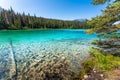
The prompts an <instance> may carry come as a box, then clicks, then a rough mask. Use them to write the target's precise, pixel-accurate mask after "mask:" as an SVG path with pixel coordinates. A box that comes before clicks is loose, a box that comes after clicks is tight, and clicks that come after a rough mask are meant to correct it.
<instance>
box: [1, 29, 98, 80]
mask: <svg viewBox="0 0 120 80" xmlns="http://www.w3.org/2000/svg"><path fill="white" fill-rule="evenodd" d="M0 36H1V39H0V79H5V80H6V79H10V78H12V79H18V80H21V79H23V80H26V79H35V80H42V79H66V78H70V77H71V76H72V75H74V74H76V73H78V72H79V70H80V65H81V64H80V63H82V62H83V61H84V60H85V59H86V58H87V56H88V55H89V53H88V49H89V47H91V45H90V44H89V43H90V41H91V40H93V39H95V38H96V35H95V34H92V35H88V34H85V31H84V30H29V31H25V30H24V31H0Z"/></svg>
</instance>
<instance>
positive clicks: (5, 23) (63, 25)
mask: <svg viewBox="0 0 120 80" xmlns="http://www.w3.org/2000/svg"><path fill="white" fill-rule="evenodd" d="M83 28H84V29H85V28H90V26H88V25H87V24H86V22H77V21H63V20H57V19H48V18H43V17H36V15H34V16H31V15H30V14H29V13H28V14H27V15H26V14H25V13H24V12H23V13H22V14H20V13H15V12H14V10H13V9H12V8H10V9H9V10H4V9H3V10H2V11H1V12H0V29H14V30H15V29H83Z"/></svg>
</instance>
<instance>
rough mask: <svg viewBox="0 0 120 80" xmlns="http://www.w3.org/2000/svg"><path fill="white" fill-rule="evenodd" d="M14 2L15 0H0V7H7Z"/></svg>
mask: <svg viewBox="0 0 120 80" xmlns="http://www.w3.org/2000/svg"><path fill="white" fill-rule="evenodd" d="M15 3H16V1H15V0H0V7H2V8H5V9H8V8H10V7H11V6H13V5H14V4H15Z"/></svg>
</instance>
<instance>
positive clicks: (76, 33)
mask: <svg viewBox="0 0 120 80" xmlns="http://www.w3.org/2000/svg"><path fill="white" fill-rule="evenodd" d="M94 38H96V34H91V35H88V34H86V33H85V30H21V31H20V30H17V31H15V30H13V31H0V44H2V43H8V42H9V41H12V42H13V43H21V42H22V43H24V42H25V43H26V42H28V43H29V42H30V43H31V42H32V43H33V42H43V41H58V40H92V39H94Z"/></svg>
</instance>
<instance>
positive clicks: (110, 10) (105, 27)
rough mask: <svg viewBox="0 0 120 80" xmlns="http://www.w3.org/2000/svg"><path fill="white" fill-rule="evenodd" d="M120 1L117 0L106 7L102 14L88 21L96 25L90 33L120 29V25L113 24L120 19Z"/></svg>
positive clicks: (91, 24)
mask: <svg viewBox="0 0 120 80" xmlns="http://www.w3.org/2000/svg"><path fill="white" fill-rule="evenodd" d="M119 5H120V1H116V2H114V3H112V4H110V5H108V6H107V7H106V10H103V11H102V15H101V16H97V17H95V18H93V19H92V20H90V21H88V22H87V23H88V24H89V25H90V26H94V28H92V29H91V30H89V31H88V32H89V33H93V32H98V33H101V32H104V33H110V32H114V31H116V30H118V29H120V26H119V25H118V26H113V25H112V24H113V23H114V22H116V21H119V20H120V6H119Z"/></svg>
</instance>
